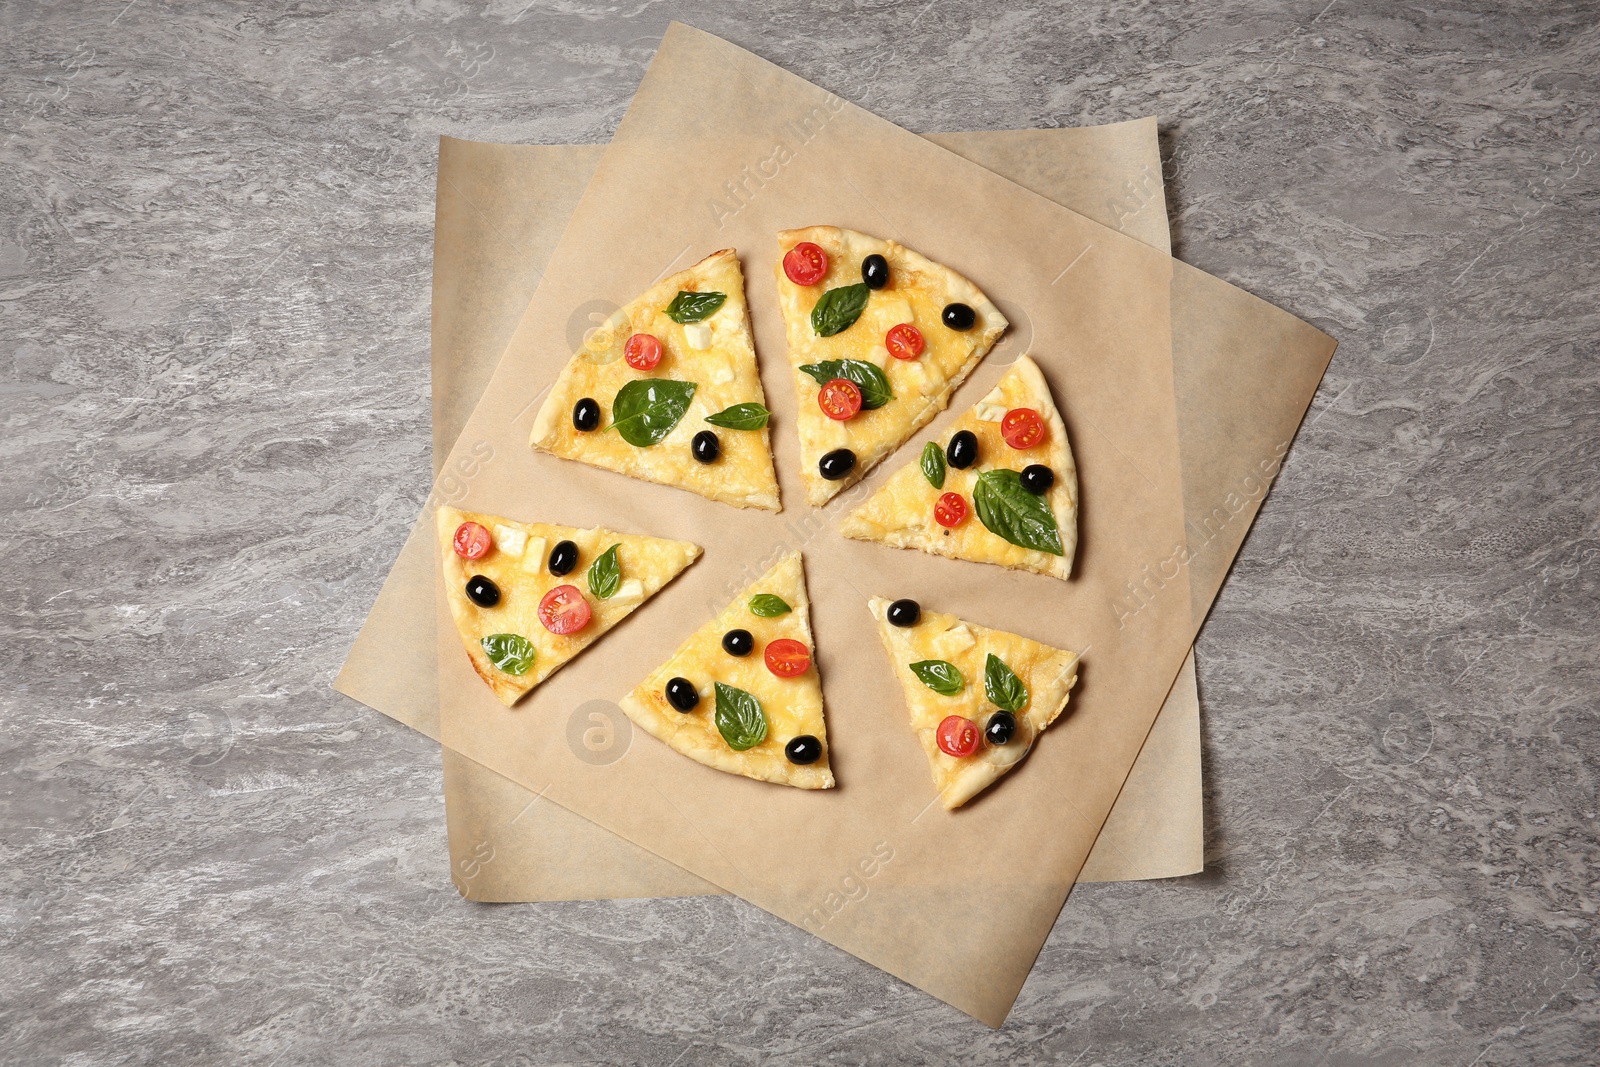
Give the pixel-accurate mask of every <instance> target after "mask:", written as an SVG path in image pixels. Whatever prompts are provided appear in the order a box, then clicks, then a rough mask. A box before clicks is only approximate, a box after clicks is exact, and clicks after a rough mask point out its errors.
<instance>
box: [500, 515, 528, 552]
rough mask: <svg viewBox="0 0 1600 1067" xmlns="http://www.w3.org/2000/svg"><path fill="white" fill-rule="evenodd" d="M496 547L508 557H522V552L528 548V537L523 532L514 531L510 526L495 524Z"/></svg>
mask: <svg viewBox="0 0 1600 1067" xmlns="http://www.w3.org/2000/svg"><path fill="white" fill-rule="evenodd" d="M494 547H496V548H498V549H499V550H500V551H502V552H504V553H505V554H506V555H508V556H520V555H522V550H523V549H525V548H527V547H528V535H527V533H526V532H524V531H522V530H514V529H512V528H511V527H509V526H501V525H500V524H499V523H495V527H494Z"/></svg>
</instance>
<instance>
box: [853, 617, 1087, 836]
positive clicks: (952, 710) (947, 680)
mask: <svg viewBox="0 0 1600 1067" xmlns="http://www.w3.org/2000/svg"><path fill="white" fill-rule="evenodd" d="M871 606H872V614H873V616H874V617H875V618H877V620H878V631H879V634H880V635H881V636H882V638H883V647H884V648H885V649H887V650H888V652H889V659H890V661H891V662H893V664H894V672H895V676H896V677H898V678H899V679H900V685H901V688H903V689H904V690H905V694H906V705H907V707H908V708H909V710H910V712H911V728H912V729H913V730H915V731H916V732H917V740H919V741H921V742H922V748H923V751H924V752H926V753H927V754H928V764H929V766H930V768H931V769H932V770H933V784H934V785H935V786H936V787H937V788H938V790H939V799H940V801H941V802H942V803H943V804H944V807H945V810H946V811H952V810H954V809H956V808H959V807H960V806H961V805H963V804H965V803H966V802H967V801H969V800H971V799H972V798H973V797H975V796H977V795H978V794H979V793H981V792H983V791H984V790H985V789H987V788H989V786H991V785H993V784H994V782H995V780H996V779H997V778H999V777H1000V776H1001V775H1002V774H1005V773H1006V772H1007V771H1009V770H1011V768H1013V767H1015V766H1016V765H1017V764H1018V763H1021V762H1022V758H1023V757H1024V756H1026V755H1027V754H1028V750H1029V749H1031V748H1032V747H1033V742H1034V741H1035V740H1036V739H1037V738H1038V736H1039V735H1040V734H1041V733H1043V732H1044V729H1045V727H1047V726H1049V725H1050V724H1051V723H1052V722H1055V720H1056V718H1057V716H1059V715H1060V714H1061V712H1062V710H1063V709H1064V708H1066V706H1067V698H1068V696H1069V695H1070V694H1071V691H1072V687H1073V685H1074V684H1075V683H1076V682H1077V680H1078V655H1077V653H1075V652H1068V651H1065V650H1064V649H1059V648H1051V647H1050V646H1049V645H1042V644H1040V643H1039V642H1037V641H1030V640H1028V639H1027V638H1026V637H1018V636H1017V635H1016V634H1008V633H1005V632H1003V631H1000V630H991V629H989V628H988V627H986V626H978V625H976V624H974V623H969V622H962V621H961V620H960V619H958V618H956V617H955V616H954V615H942V614H939V613H938V612H932V611H923V610H922V608H921V607H920V606H919V605H918V604H917V602H916V601H915V600H896V601H893V602H890V601H888V600H885V599H883V598H882V597H874V598H873V600H872V603H871Z"/></svg>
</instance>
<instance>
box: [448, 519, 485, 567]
mask: <svg viewBox="0 0 1600 1067" xmlns="http://www.w3.org/2000/svg"><path fill="white" fill-rule="evenodd" d="M455 546H456V555H458V556H460V557H461V558H462V559H482V558H483V557H484V556H486V555H488V554H489V549H491V548H493V547H494V538H493V537H490V536H489V531H488V530H486V529H484V528H483V527H482V526H480V525H478V524H477V523H475V522H464V523H462V524H461V525H460V526H457V527H456V540H455Z"/></svg>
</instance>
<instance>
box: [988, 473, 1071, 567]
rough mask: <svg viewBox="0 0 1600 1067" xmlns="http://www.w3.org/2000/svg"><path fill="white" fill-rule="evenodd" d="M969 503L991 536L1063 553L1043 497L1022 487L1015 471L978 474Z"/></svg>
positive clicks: (1053, 521) (1025, 546) (1019, 477)
mask: <svg viewBox="0 0 1600 1067" xmlns="http://www.w3.org/2000/svg"><path fill="white" fill-rule="evenodd" d="M972 504H973V508H974V510H976V511H977V513H978V520H979V521H980V522H982V523H983V524H984V526H986V527H988V528H989V532H990V533H992V534H994V535H995V536H997V537H1003V538H1005V539H1006V540H1007V541H1010V542H1011V543H1012V544H1014V545H1019V546H1021V547H1022V548H1031V549H1034V550H1036V551H1039V552H1048V553H1050V554H1051V555H1052V556H1059V555H1062V554H1063V553H1062V551H1061V528H1060V527H1059V526H1057V525H1056V516H1055V512H1053V511H1051V510H1050V505H1049V504H1048V503H1046V501H1045V498H1044V497H1042V496H1035V495H1034V494H1033V493H1030V492H1028V491H1027V490H1026V489H1024V488H1023V487H1022V475H1020V474H1018V473H1017V472H1016V471H1013V470H1005V469H998V470H990V471H984V472H983V473H982V474H980V475H978V484H977V485H976V486H975V487H974V488H973V490H972Z"/></svg>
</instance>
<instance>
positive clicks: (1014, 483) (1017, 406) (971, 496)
mask: <svg viewBox="0 0 1600 1067" xmlns="http://www.w3.org/2000/svg"><path fill="white" fill-rule="evenodd" d="M839 532H840V533H842V534H844V535H845V536H846V537H854V538H856V539H857V540H861V541H882V542H883V543H884V544H886V545H893V546H894V547H896V548H920V549H921V550H922V551H924V552H932V553H934V554H935V555H939V556H949V557H950V558H951V559H967V560H972V561H973V562H975V563H997V564H999V565H1000V566H1002V567H1012V568H1015V569H1017V570H1026V571H1034V572H1036V573H1038V574H1050V575H1054V576H1055V577H1057V578H1066V577H1068V576H1069V575H1070V574H1071V573H1072V558H1073V555H1074V554H1075V553H1076V551H1077V547H1078V468H1077V465H1076V464H1075V463H1074V462H1073V459H1072V447H1071V445H1069V444H1068V443H1067V428H1066V426H1065V425H1064V424H1063V423H1062V421H1061V414H1060V413H1059V412H1058V411H1057V410H1056V404H1055V401H1054V400H1053V399H1052V398H1051V396H1050V386H1049V385H1047V384H1046V383H1045V380H1044V375H1043V374H1041V373H1040V372H1039V367H1038V365H1037V364H1035V363H1034V362H1033V360H1031V359H1029V358H1028V357H1027V356H1022V357H1021V358H1019V359H1018V360H1017V364H1016V366H1014V367H1012V368H1011V370H1010V371H1008V372H1007V373H1006V376H1005V377H1003V378H1001V379H1000V383H999V384H998V385H996V386H995V387H994V389H993V390H991V391H990V393H989V395H988V396H986V397H984V398H983V399H982V400H980V401H978V403H977V404H976V405H974V406H973V408H972V410H971V411H969V412H967V413H966V414H965V415H962V416H961V417H960V418H959V419H957V420H956V421H955V422H954V423H952V424H951V426H950V429H949V430H948V431H947V432H946V434H945V436H944V439H943V440H942V441H938V442H934V441H929V442H928V443H927V445H925V446H924V447H923V450H922V457H921V459H920V460H919V461H918V462H916V463H908V464H906V466H905V467H903V468H901V469H900V470H898V471H896V472H895V473H894V475H893V476H892V477H890V479H889V480H888V481H887V482H886V483H884V486H883V488H881V489H879V490H878V491H877V492H876V493H874V494H873V495H872V496H871V498H870V499H868V500H867V501H866V502H865V503H864V504H862V505H861V506H860V507H859V508H857V509H856V510H854V511H852V512H851V513H850V514H849V515H847V516H845V519H844V521H843V522H842V523H840V524H839Z"/></svg>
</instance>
